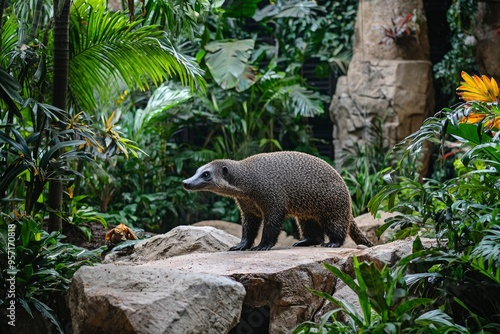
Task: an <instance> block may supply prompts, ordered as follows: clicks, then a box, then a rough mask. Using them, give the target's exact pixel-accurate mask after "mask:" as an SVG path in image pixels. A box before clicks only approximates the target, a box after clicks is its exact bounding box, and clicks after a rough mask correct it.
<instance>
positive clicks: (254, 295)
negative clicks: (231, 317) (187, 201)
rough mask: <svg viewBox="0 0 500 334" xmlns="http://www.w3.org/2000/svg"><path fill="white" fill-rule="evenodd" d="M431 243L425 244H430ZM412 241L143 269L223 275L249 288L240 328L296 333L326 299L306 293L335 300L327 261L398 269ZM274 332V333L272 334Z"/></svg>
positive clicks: (180, 259)
mask: <svg viewBox="0 0 500 334" xmlns="http://www.w3.org/2000/svg"><path fill="white" fill-rule="evenodd" d="M428 244H430V241H427V240H424V245H428ZM411 247H412V241H411V240H408V241H398V242H395V243H391V244H385V245H379V246H375V247H372V248H367V249H364V250H360V249H347V248H336V249H331V248H324V247H307V248H292V249H276V250H271V251H266V252H249V251H246V252H245V251H243V252H219V253H198V254H189V255H183V256H176V257H172V258H169V259H165V260H160V261H154V262H148V263H145V264H142V265H140V267H141V268H152V267H153V268H154V267H161V268H172V269H176V270H180V271H185V272H189V273H206V274H212V275H223V276H228V277H231V278H233V279H234V280H236V281H238V282H240V283H241V284H243V286H244V287H245V290H246V296H245V299H244V302H243V303H244V305H243V312H244V314H245V316H244V317H242V320H241V323H240V325H239V326H240V330H241V331H243V332H246V333H252V331H250V330H253V329H255V327H258V328H260V327H259V326H260V325H261V323H262V322H264V320H263V319H265V318H266V317H268V320H267V321H268V323H269V325H268V326H269V327H268V329H267V328H266V331H264V332H262V331H261V329H259V331H254V333H267V332H269V333H273V334H274V333H290V332H291V330H292V329H293V328H294V327H295V326H297V325H298V324H300V323H301V322H303V321H307V320H311V319H313V318H314V315H315V314H316V313H317V312H318V311H319V310H321V309H322V308H323V305H324V303H325V301H324V300H323V299H321V298H319V297H317V296H315V295H313V294H312V293H310V292H309V291H307V290H306V289H305V287H306V286H307V287H310V288H313V289H315V290H319V291H324V292H327V293H331V294H333V295H334V296H335V292H336V291H337V289H338V287H337V284H339V283H340V282H337V279H336V278H335V276H334V275H333V274H331V273H330V272H329V271H327V270H326V269H325V268H324V267H323V266H322V263H329V264H332V265H335V266H337V267H339V268H340V269H341V270H342V271H344V272H346V273H349V274H350V275H351V276H353V275H354V271H353V265H352V255H356V256H357V257H358V258H359V260H360V261H373V262H375V263H376V264H377V265H378V266H379V267H382V266H383V265H384V264H387V265H394V264H395V263H396V262H397V261H398V260H399V259H400V258H401V257H404V256H406V255H408V254H410V253H411ZM267 330H268V331H267Z"/></svg>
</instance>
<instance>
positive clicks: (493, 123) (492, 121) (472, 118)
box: [460, 113, 500, 131]
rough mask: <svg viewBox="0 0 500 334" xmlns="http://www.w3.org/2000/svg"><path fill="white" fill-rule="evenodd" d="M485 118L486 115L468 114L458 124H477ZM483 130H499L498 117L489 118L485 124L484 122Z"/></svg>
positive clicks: (499, 122)
mask: <svg viewBox="0 0 500 334" xmlns="http://www.w3.org/2000/svg"><path fill="white" fill-rule="evenodd" d="M487 116H488V114H482V113H470V114H469V115H468V116H467V117H466V116H464V117H462V119H461V120H460V123H468V124H475V123H479V122H481V121H482V120H483V119H484V118H485V117H487ZM484 128H485V129H486V130H489V131H491V130H493V129H497V130H500V116H496V117H489V119H487V120H486V122H484Z"/></svg>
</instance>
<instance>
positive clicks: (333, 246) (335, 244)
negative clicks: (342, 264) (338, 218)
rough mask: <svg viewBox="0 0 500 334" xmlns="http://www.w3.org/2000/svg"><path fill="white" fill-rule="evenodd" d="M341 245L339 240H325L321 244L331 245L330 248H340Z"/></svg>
mask: <svg viewBox="0 0 500 334" xmlns="http://www.w3.org/2000/svg"><path fill="white" fill-rule="evenodd" d="M340 246H342V245H341V244H339V243H337V242H325V243H323V244H321V247H330V248H339V247H340Z"/></svg>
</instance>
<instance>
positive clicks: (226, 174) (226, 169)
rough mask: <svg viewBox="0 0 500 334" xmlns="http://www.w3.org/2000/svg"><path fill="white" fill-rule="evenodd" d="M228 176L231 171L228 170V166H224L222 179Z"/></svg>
mask: <svg viewBox="0 0 500 334" xmlns="http://www.w3.org/2000/svg"><path fill="white" fill-rule="evenodd" d="M228 175H229V169H228V168H227V166H223V167H222V177H223V178H226V177H227V176H228Z"/></svg>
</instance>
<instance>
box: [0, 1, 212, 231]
mask: <svg viewBox="0 0 500 334" xmlns="http://www.w3.org/2000/svg"><path fill="white" fill-rule="evenodd" d="M2 4H3V3H2ZM37 4H43V1H37ZM43 8H44V7H43V6H41V7H40V6H38V7H37V8H36V11H35V12H34V13H35V14H33V15H34V18H33V20H34V21H33V22H35V23H34V25H33V27H25V26H23V25H22V24H21V23H19V22H29V21H31V20H30V19H31V15H32V14H31V12H30V11H29V10H27V8H26V3H25V2H20V1H14V2H12V4H11V7H9V8H8V11H6V13H7V16H5V17H2V23H3V22H5V24H4V25H3V27H4V29H3V31H2V49H1V53H2V59H1V60H0V62H1V63H0V65H1V67H2V68H3V69H5V72H8V73H9V75H7V76H5V77H4V76H2V80H3V82H4V83H5V84H4V85H2V92H3V93H2V99H3V101H5V104H2V108H1V109H0V118H1V119H4V120H6V122H7V124H8V127H9V129H8V130H6V134H7V136H9V131H10V127H13V128H15V129H16V130H17V131H18V132H19V133H20V134H21V135H22V136H27V135H29V134H30V133H40V134H41V136H40V138H43V139H44V140H45V135H50V136H52V137H50V138H51V139H50V140H47V141H46V143H47V144H48V145H49V146H48V149H49V152H50V153H51V158H52V159H54V160H55V161H56V162H57V161H58V160H59V157H63V156H64V155H65V151H64V150H59V149H58V150H54V151H52V148H54V147H56V146H55V145H58V147H59V148H61V147H65V146H71V144H64V143H63V142H62V141H68V140H70V142H71V143H73V144H74V143H75V142H73V140H80V139H81V138H78V136H79V134H76V137H77V138H75V137H74V136H73V134H72V133H71V131H69V130H68V129H66V128H65V126H66V125H65V124H68V123H69V124H71V125H74V124H78V125H83V126H81V127H80V128H87V131H86V137H87V139H88V140H85V142H84V143H80V144H78V145H81V144H84V145H88V144H92V147H87V151H88V153H104V152H99V151H100V150H97V149H95V148H96V147H99V146H98V145H95V144H96V142H97V139H96V138H94V140H93V141H92V140H90V138H91V137H92V135H93V134H94V133H96V132H98V131H92V128H91V127H92V126H95V125H96V123H92V122H89V119H90V118H86V119H85V117H83V118H82V117H81V116H82V115H92V114H95V113H96V108H97V106H98V105H107V104H109V102H110V101H109V100H106V98H104V97H106V96H113V95H114V94H113V91H116V90H117V89H118V87H119V86H125V87H127V88H128V89H145V88H146V87H149V86H150V84H156V85H159V84H160V83H162V82H163V81H165V80H166V79H167V78H169V77H176V78H177V79H179V81H180V82H181V83H184V84H187V85H189V86H191V88H192V89H194V87H195V86H198V87H200V88H202V89H203V83H204V81H203V80H202V79H201V71H200V70H199V67H198V66H196V64H195V63H194V61H193V60H192V59H188V58H186V57H185V56H183V55H182V54H180V53H179V52H177V51H176V50H175V49H174V48H173V46H172V45H171V43H170V42H169V40H168V38H167V35H166V34H165V33H164V32H163V31H162V30H160V29H158V26H156V25H144V24H143V23H144V20H142V19H139V20H136V21H129V20H128V19H127V17H126V16H125V15H124V14H123V13H111V12H108V11H106V7H105V3H104V2H103V1H99V0H88V1H87V0H79V1H75V2H73V3H72V5H71V8H70V1H69V0H61V1H58V2H57V1H56V2H55V4H54V11H53V12H54V13H55V24H54V29H55V30H54V34H51V33H50V32H51V26H50V25H47V26H46V27H42V25H41V23H46V24H47V22H48V21H49V18H47V17H44V15H50V13H49V12H48V11H45V10H41V9H43ZM16 15H23V17H16ZM59 21H61V22H59ZM69 21H70V22H71V24H69ZM38 23H40V24H38ZM59 23H60V24H59ZM29 29H31V30H29ZM44 29H45V30H44ZM27 30H29V34H28V35H27V36H28V38H22V37H23V36H24V33H25V31H27ZM18 31H19V33H17V32H18ZM18 36H21V37H20V38H18ZM52 36H54V37H53V38H52ZM59 38H60V40H61V43H60V42H59ZM68 41H69V43H68ZM59 59H61V61H62V62H61V63H60V62H59ZM135 64H141V65H140V66H136V65H135ZM47 68H54V71H53V72H50V71H47V70H46V69H47ZM82 69H86V70H85V71H82ZM111 78H114V79H115V80H112V79H111ZM115 83H116V85H115ZM58 85H61V86H60V87H59V86H58ZM66 87H68V89H69V95H68V98H66V96H65V95H64V94H61V92H66V91H67V90H68V89H66ZM51 88H52V91H51ZM51 92H52V93H53V94H52V95H53V98H52V103H53V104H54V105H55V107H54V108H50V107H46V108H45V109H42V108H38V109H37V108H33V105H35V104H36V105H42V102H43V99H44V98H45V96H46V95H48V94H50V93H51ZM115 94H116V93H115ZM116 95H118V94H116ZM67 101H69V102H70V103H69V104H67ZM4 106H6V107H7V108H4ZM67 106H68V107H67ZM80 108H84V109H86V111H87V113H81V112H75V110H79V109H80ZM46 110H50V114H47V112H46ZM38 111H43V112H38ZM102 115H105V117H104V119H105V120H106V124H105V125H106V126H105V129H104V131H103V134H104V135H103V138H106V139H103V141H104V142H105V143H106V145H102V147H104V148H106V149H107V150H106V152H105V153H107V154H112V153H113V152H116V153H120V152H121V153H124V154H127V152H128V151H129V150H132V151H134V150H137V147H134V145H133V143H131V142H130V141H128V140H127V139H126V138H123V137H121V136H120V135H119V133H118V132H117V131H115V130H114V129H113V127H114V126H115V125H116V124H115V121H114V120H113V119H114V117H113V116H114V115H115V113H114V112H112V111H108V110H106V111H105V112H102V113H98V117H97V118H102V117H101V116H102ZM70 120H71V121H70ZM61 122H64V124H63V123H61ZM72 122H73V123H72ZM59 132H62V134H59ZM63 135H65V136H66V137H65V136H63ZM72 136H73V137H72ZM109 143H111V144H112V145H109ZM8 145H10V144H8ZM102 147H99V148H100V149H101V151H102ZM4 148H6V149H8V146H4ZM34 148H35V149H37V146H35V147H34ZM80 150H81V148H80ZM24 153H26V152H24ZM38 154H39V152H35V154H34V156H38ZM30 156H32V155H30ZM51 161H52V160H51ZM59 164H60V165H59V166H60V167H66V166H64V165H63V164H62V163H61V162H59ZM79 164H83V162H82V161H79V162H78V161H77V162H76V165H77V167H76V168H75V169H74V170H79V169H80V168H81V167H80V166H78V165H79ZM60 173H61V170H60V169H59V170H55V174H53V175H52V177H51V179H49V180H48V183H50V184H51V186H50V187H49V192H50V196H47V197H46V198H47V200H48V201H49V202H47V207H48V208H50V210H48V212H49V214H50V218H49V225H50V226H49V227H50V228H51V229H60V223H59V220H60V219H61V217H62V212H63V211H64V210H63V208H62V206H61V203H62V191H63V188H62V186H63V184H67V183H68V181H71V180H73V179H74V177H73V178H69V179H68V177H69V175H68V174H66V175H65V177H61V176H60V175H59V174H60ZM76 180H77V181H78V178H76ZM43 189H44V188H42V190H43ZM36 200H38V198H36Z"/></svg>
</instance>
